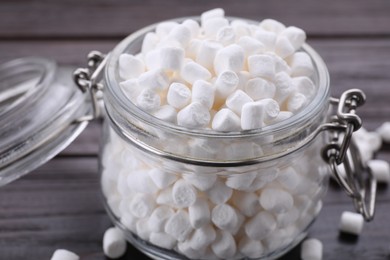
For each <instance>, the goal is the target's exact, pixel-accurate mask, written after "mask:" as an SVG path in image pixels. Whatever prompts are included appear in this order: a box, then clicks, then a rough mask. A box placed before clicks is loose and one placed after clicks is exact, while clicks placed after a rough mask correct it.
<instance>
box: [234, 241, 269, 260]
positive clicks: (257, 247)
mask: <svg viewBox="0 0 390 260" xmlns="http://www.w3.org/2000/svg"><path fill="white" fill-rule="evenodd" d="M238 250H239V251H240V252H241V253H242V254H243V255H244V256H246V257H249V258H256V259H257V258H260V257H262V256H263V254H264V246H263V244H262V243H261V242H260V241H256V240H252V239H250V238H248V237H246V236H244V237H243V238H241V240H240V242H239V243H238Z"/></svg>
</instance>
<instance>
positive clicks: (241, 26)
mask: <svg viewBox="0 0 390 260" xmlns="http://www.w3.org/2000/svg"><path fill="white" fill-rule="evenodd" d="M230 26H231V27H233V30H234V33H235V34H236V36H237V37H244V36H250V35H251V30H250V28H249V25H248V23H247V22H245V21H243V20H238V19H237V20H233V21H231V23H230Z"/></svg>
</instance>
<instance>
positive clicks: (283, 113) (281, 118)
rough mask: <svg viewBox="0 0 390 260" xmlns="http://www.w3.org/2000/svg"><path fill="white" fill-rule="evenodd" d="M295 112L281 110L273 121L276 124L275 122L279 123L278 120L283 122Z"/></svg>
mask: <svg viewBox="0 0 390 260" xmlns="http://www.w3.org/2000/svg"><path fill="white" fill-rule="evenodd" d="M293 115H294V114H293V113H292V112H290V111H280V112H279V114H278V116H277V117H276V118H275V119H274V120H272V123H273V124H275V123H278V122H282V121H284V120H286V119H288V118H290V117H292V116H293Z"/></svg>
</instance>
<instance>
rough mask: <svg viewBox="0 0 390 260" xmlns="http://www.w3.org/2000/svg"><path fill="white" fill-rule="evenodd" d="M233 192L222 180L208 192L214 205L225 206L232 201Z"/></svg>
mask: <svg viewBox="0 0 390 260" xmlns="http://www.w3.org/2000/svg"><path fill="white" fill-rule="evenodd" d="M232 193H233V190H232V189H231V188H229V187H228V186H226V185H225V184H224V183H223V182H222V181H221V180H217V181H216V182H215V183H214V185H213V186H212V187H211V188H210V189H209V190H207V191H206V194H207V197H208V198H209V200H210V201H212V202H213V203H214V204H216V205H218V204H223V203H225V202H226V201H228V200H229V199H230V197H231V196H232Z"/></svg>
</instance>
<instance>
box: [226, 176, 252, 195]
mask: <svg viewBox="0 0 390 260" xmlns="http://www.w3.org/2000/svg"><path fill="white" fill-rule="evenodd" d="M255 178H256V173H254V172H244V173H239V172H233V173H232V174H231V175H230V176H228V177H227V178H226V182H225V183H226V186H228V187H230V188H232V189H235V190H244V191H245V190H247V189H248V188H249V187H250V186H251V184H252V182H253V181H254V179H255Z"/></svg>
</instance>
